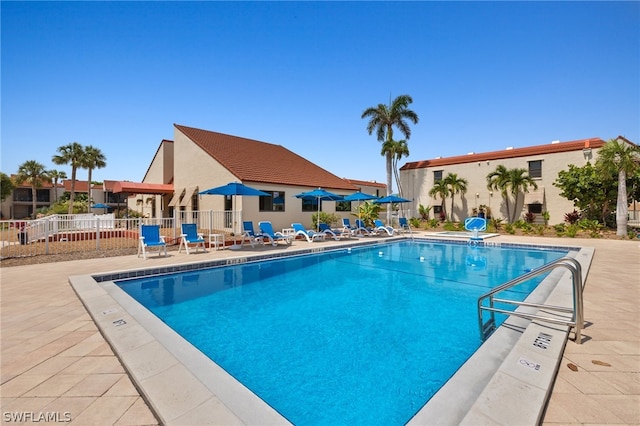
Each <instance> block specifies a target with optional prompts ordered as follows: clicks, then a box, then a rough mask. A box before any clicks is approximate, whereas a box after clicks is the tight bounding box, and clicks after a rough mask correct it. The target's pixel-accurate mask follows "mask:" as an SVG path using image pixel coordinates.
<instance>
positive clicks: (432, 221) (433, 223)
mask: <svg viewBox="0 0 640 426" xmlns="http://www.w3.org/2000/svg"><path fill="white" fill-rule="evenodd" d="M439 224H440V222H439V221H438V219H436V218H435V217H434V218H433V219H429V221H428V222H427V226H428V227H430V228H437V227H438V225H439ZM425 229H426V228H425Z"/></svg>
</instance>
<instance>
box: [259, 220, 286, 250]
mask: <svg viewBox="0 0 640 426" xmlns="http://www.w3.org/2000/svg"><path fill="white" fill-rule="evenodd" d="M258 227H259V228H260V233H261V234H262V237H263V238H266V239H268V240H269V241H270V242H271V245H273V246H277V245H278V241H284V242H285V243H287V244H289V245H291V243H292V242H293V236H290V235H284V234H283V233H282V232H276V231H274V230H273V225H272V224H271V222H269V221H263V222H258Z"/></svg>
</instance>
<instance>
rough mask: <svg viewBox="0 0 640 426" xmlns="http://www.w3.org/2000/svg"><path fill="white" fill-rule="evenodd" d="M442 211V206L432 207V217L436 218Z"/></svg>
mask: <svg viewBox="0 0 640 426" xmlns="http://www.w3.org/2000/svg"><path fill="white" fill-rule="evenodd" d="M441 211H442V206H433V214H434V216H436V217H437V216H438V215H439V214H440V212H441Z"/></svg>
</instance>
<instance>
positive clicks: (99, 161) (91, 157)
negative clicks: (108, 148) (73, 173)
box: [82, 145, 107, 208]
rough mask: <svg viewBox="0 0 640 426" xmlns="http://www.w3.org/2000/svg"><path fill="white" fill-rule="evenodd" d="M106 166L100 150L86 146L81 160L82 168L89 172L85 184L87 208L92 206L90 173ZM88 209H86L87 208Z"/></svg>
mask: <svg viewBox="0 0 640 426" xmlns="http://www.w3.org/2000/svg"><path fill="white" fill-rule="evenodd" d="M106 166H107V157H105V155H104V154H103V153H102V151H100V149H98V148H96V147H94V146H92V145H87V146H86V147H85V148H84V157H83V158H82V167H83V168H85V169H87V170H88V171H89V176H88V178H87V182H88V183H89V206H91V204H93V197H92V196H91V172H92V171H93V169H101V168H103V167H106ZM87 208H88V207H87Z"/></svg>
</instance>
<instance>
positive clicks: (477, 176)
mask: <svg viewBox="0 0 640 426" xmlns="http://www.w3.org/2000/svg"><path fill="white" fill-rule="evenodd" d="M595 156H596V150H594V151H593V153H592V155H591V157H590V158H589V159H590V160H591V161H593V158H595ZM536 160H542V177H541V178H538V179H534V180H535V182H536V184H537V185H538V187H539V190H540V189H542V188H544V200H543V206H542V211H548V212H549V215H550V218H549V223H550V224H555V223H561V222H563V220H564V214H565V213H567V212H570V211H573V209H574V206H573V202H572V201H569V200H567V199H566V198H563V197H560V189H559V188H557V187H555V186H554V185H553V182H555V180H556V179H557V177H558V172H559V171H561V170H564V169H567V167H568V165H569V164H574V165H576V166H579V167H581V166H584V165H585V164H586V163H587V159H586V158H585V156H584V154H583V152H582V150H580V151H571V152H562V153H554V154H542V155H532V156H528V157H518V158H506V159H498V160H491V161H483V162H472V163H465V164H454V165H444V166H435V167H426V168H420V169H411V170H402V171H400V179H401V181H402V185H403V188H404V190H405V192H406V194H405V195H406V198H409V199H411V200H413V203H411V204H409V209H410V210H409V211H410V214H409V216H410V217H412V216H415V217H417V216H418V207H419V205H420V204H422V205H423V206H425V207H427V206H439V205H440V204H441V200H440V199H439V198H433V197H431V196H430V195H429V191H430V190H431V188H433V185H434V172H435V171H439V170H441V171H442V176H443V177H444V176H446V175H447V174H448V173H457V174H458V176H459V177H461V178H464V179H467V181H468V185H467V192H466V194H464V195H461V194H456V195H455V199H454V208H453V217H454V220H455V221H462V220H464V219H465V218H466V217H468V216H470V215H471V212H472V210H473V208H475V207H478V206H480V205H482V204H484V205H486V206H488V207H489V208H490V209H491V213H492V216H493V217H496V218H503V219H505V220H506V218H507V207H506V202H505V200H504V199H503V197H502V195H501V194H499V193H496V192H495V191H493V192H492V191H490V190H488V189H487V175H488V174H489V173H491V172H493V171H494V170H495V169H496V167H497V166H498V165H500V164H502V165H504V166H505V167H506V168H507V169H512V168H524V169H525V170H528V168H529V161H536ZM532 191H535V190H534V189H533V188H530V190H529V192H532ZM524 201H525V200H524V197H523V196H522V194H521V195H520V197H519V198H518V204H517V207H516V210H517V211H518V212H519V214H518V215H517V216H516V218H517V219H519V218H522V215H523V214H524V213H526V212H527V206H526V205H525V203H524ZM445 202H446V212H447V217H450V213H451V197H448V198H447V199H446V201H445ZM510 208H511V212H512V214H513V208H514V206H513V200H512V199H511V201H510ZM536 216H537V219H539V220H537V221H541V220H542V218H541V215H536ZM431 217H433V210H432V213H431Z"/></svg>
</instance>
